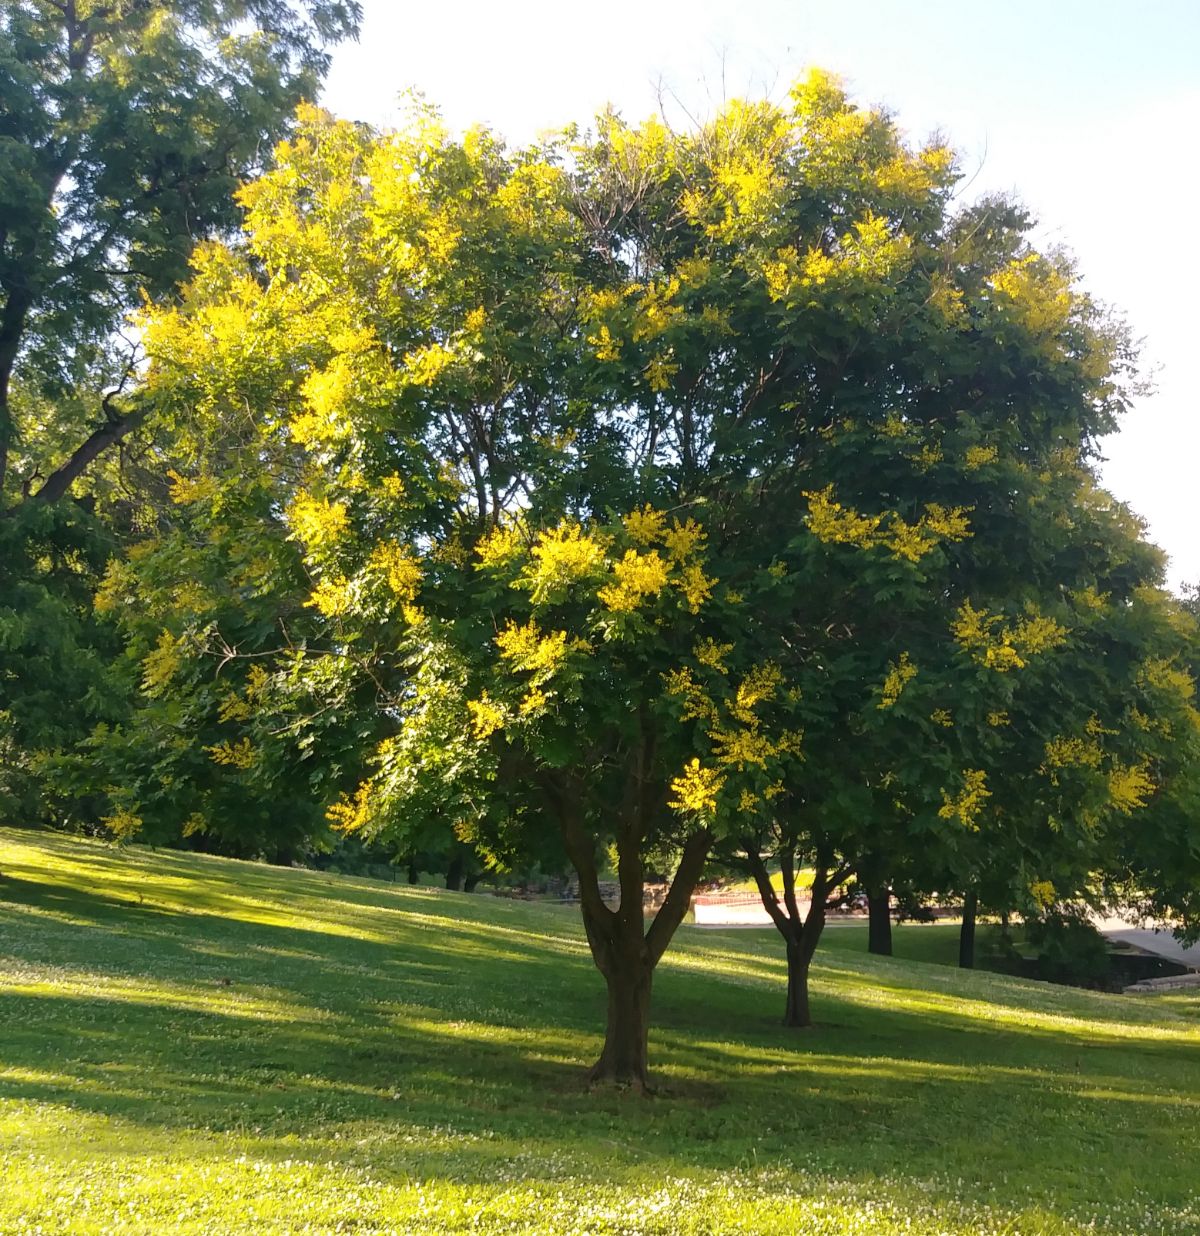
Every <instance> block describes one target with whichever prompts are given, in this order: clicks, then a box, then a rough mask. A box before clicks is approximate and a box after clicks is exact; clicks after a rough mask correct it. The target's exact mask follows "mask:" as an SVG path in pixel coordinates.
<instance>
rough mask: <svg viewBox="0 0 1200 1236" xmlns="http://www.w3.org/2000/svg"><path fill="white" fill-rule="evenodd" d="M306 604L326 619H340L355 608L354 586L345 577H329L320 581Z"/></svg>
mask: <svg viewBox="0 0 1200 1236" xmlns="http://www.w3.org/2000/svg"><path fill="white" fill-rule="evenodd" d="M305 604H307V605H311V606H312V608H313V609H315V610H317V611H319V612H320V613H322V614H324V615H325V617H326V618H337V617H340V616H341V615H342V614H347V613H349V612H350V610H351V609H352V608H353V606H354V586H353V584H351V583H350V581H349V580H348V579H347V578H346V577H345V576H344V575H327V576H325V577H324V578H323V579H321V580H320V581H318V583H317V586H316V587H315V588H314V589H313V591H312V595H311V596H310V597H309V598H308V600H307V601H306V602H305Z"/></svg>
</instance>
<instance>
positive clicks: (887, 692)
mask: <svg viewBox="0 0 1200 1236" xmlns="http://www.w3.org/2000/svg"><path fill="white" fill-rule="evenodd" d="M916 676H917V667H916V666H915V665H914V664H913V663H912V661H910V660H909V656H908V653H907V652H902V653H901V654H900V660H899V661H893V662H891V663H890V664H889V665H888V672H887V677H886V678H884V680H883V688H882V690H881V691H880V692H879V703H878V704H877V705H876V707H877V708H880V709H882V708H891V707H892V706H893V705H894V704H895V703H896V701H897V700H898V699H899V698H900V695H901V693H902V692H903V691H904V688H905V687H906V686H907V685H908V684H909V683H910V682H911V681H912V680H913V679H914V678H915V677H916Z"/></svg>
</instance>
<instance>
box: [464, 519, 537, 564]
mask: <svg viewBox="0 0 1200 1236" xmlns="http://www.w3.org/2000/svg"><path fill="white" fill-rule="evenodd" d="M524 548H525V545H524V542H523V541H522V539H521V536H520V533H518V532H517V530H516V528H493V529H492V530H491V531H490V532H488V533H486V534H485V535H484V536H483V537H482V538H481V539H480V541H479V544H478V545H476V546H475V552H476V554H478V555H479V566H480V567H481V568H483V567H503V566H507V565H508V564H509V563H510V562H512V560H513V559H514V558H519V557H520V556H521V554H522V553H523V552H524Z"/></svg>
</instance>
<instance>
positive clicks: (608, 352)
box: [587, 325, 621, 361]
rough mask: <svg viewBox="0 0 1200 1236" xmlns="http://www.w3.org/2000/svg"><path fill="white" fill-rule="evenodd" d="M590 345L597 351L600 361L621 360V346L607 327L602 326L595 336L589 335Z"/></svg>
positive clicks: (597, 357)
mask: <svg viewBox="0 0 1200 1236" xmlns="http://www.w3.org/2000/svg"><path fill="white" fill-rule="evenodd" d="M587 341H588V343H590V344H591V345H592V347H593V348H595V349H596V359H597V360H598V361H616V360H620V359H621V344H620V341H619V340H616V339H614V338H613V336H612V331H610V330H609V329H608V327H607V326H606V325H602V326H601V327H600V329H599V331H598V332H597V333H596V334H594V335H588V337H587Z"/></svg>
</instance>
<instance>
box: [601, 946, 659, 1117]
mask: <svg viewBox="0 0 1200 1236" xmlns="http://www.w3.org/2000/svg"><path fill="white" fill-rule="evenodd" d="M596 964H597V966H598V967H599V969H600V972H601V973H602V974H603V975H604V981H605V982H606V983H607V984H608V1016H607V1021H606V1023H605V1028H604V1047H603V1048H602V1049H601V1052H600V1057H599V1059H598V1060H597V1061H596V1063H595V1064H594V1065H592V1068H591V1071H590V1072H589V1073H588V1082H589V1084H591V1085H598V1084H601V1083H603V1084H608V1085H613V1086H621V1087H628V1088H629V1089H631V1090H635V1091H637V1092H638V1093H639V1094H646V1093H648V1092H649V1089H650V1075H649V1065H650V1058H649V1035H650V991H651V987H652V985H653V980H654V963H653V962H652V961H651V959H650V954H649V950H648V949H647V948H646V947H645V943H644V941H643V940H642V939H641V933H640V932H639V933H638V939H636V940H633V939H626V940H619V939H618V940H612V941H611V942H610V944H609V947H608V948H607V949H603V950H601V954H600V956H598V957H597V958H596Z"/></svg>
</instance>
